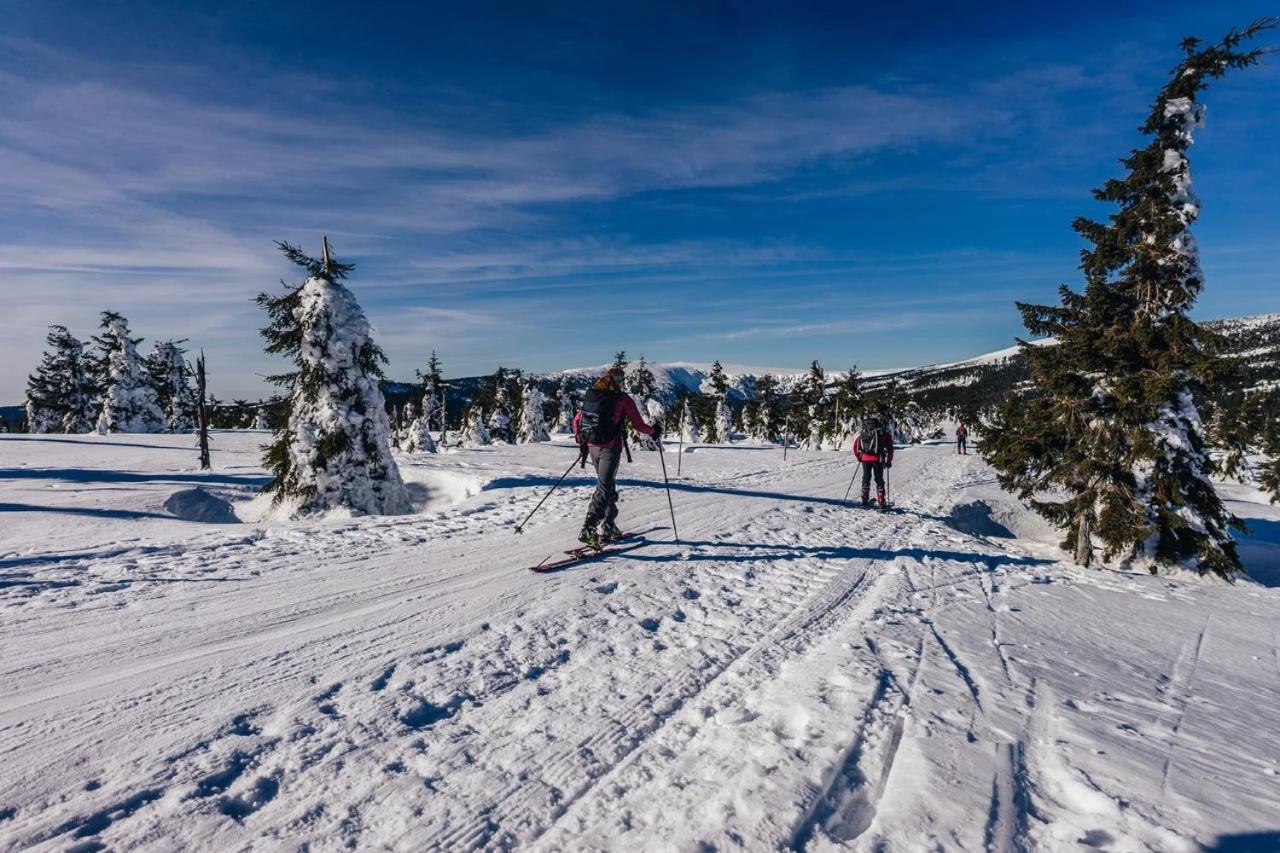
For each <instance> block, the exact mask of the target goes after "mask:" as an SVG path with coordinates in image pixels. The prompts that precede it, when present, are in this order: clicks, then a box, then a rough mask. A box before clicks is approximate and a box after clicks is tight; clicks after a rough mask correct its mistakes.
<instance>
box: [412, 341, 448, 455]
mask: <svg viewBox="0 0 1280 853" xmlns="http://www.w3.org/2000/svg"><path fill="white" fill-rule="evenodd" d="M418 378H419V379H421V380H422V416H423V417H425V418H426V421H427V424H428V426H429V427H430V428H432V429H437V430H439V431H440V440H441V441H443V440H444V431H445V384H444V375H443V374H442V373H441V370H440V358H439V356H437V355H436V351H435V350H432V351H431V358H429V359H427V369H426V371H425V372H424V371H421V370H420V371H418Z"/></svg>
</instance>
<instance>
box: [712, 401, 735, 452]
mask: <svg viewBox="0 0 1280 853" xmlns="http://www.w3.org/2000/svg"><path fill="white" fill-rule="evenodd" d="M716 436H717V437H718V439H719V440H720V441H722V442H725V443H726V444H727V443H729V442H732V441H733V411H732V410H731V409H730V408H729V403H728V401H727V400H725V398H724V397H719V398H717V399H716Z"/></svg>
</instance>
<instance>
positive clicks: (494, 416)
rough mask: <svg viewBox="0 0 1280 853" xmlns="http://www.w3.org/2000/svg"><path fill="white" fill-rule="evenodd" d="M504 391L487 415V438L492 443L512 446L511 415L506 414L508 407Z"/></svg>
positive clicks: (504, 390) (513, 436) (508, 403)
mask: <svg viewBox="0 0 1280 853" xmlns="http://www.w3.org/2000/svg"><path fill="white" fill-rule="evenodd" d="M510 405H511V404H510V402H509V400H508V398H507V393H506V389H503V390H502V391H501V393H500V394H499V395H498V398H497V401H496V403H495V405H494V408H493V411H492V412H490V413H489V422H488V427H489V437H490V439H491V440H493V441H494V442H499V443H502V444H513V443H514V441H513V439H514V438H515V434H514V432H513V431H512V429H511V415H510V414H508V413H507V408H508V406H510Z"/></svg>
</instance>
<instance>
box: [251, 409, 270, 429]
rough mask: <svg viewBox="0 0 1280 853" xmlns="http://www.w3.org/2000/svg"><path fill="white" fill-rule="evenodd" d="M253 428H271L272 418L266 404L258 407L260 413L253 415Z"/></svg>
mask: <svg viewBox="0 0 1280 853" xmlns="http://www.w3.org/2000/svg"><path fill="white" fill-rule="evenodd" d="M253 428H254V429H258V430H268V429H271V418H270V417H268V415H267V408H266V405H265V404H264V405H261V406H259V407H258V413H257V414H256V415H254V416H253Z"/></svg>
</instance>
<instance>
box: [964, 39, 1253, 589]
mask: <svg viewBox="0 0 1280 853" xmlns="http://www.w3.org/2000/svg"><path fill="white" fill-rule="evenodd" d="M1272 24H1273V22H1272V21H1263V22H1259V23H1255V24H1254V25H1252V26H1250V27H1248V28H1246V29H1245V30H1242V31H1232V32H1231V33H1229V34H1228V35H1227V37H1226V38H1225V39H1223V40H1222V41H1221V42H1220V43H1218V44H1215V45H1212V46H1208V47H1204V46H1202V45H1201V44H1200V43H1199V42H1198V41H1197V40H1195V39H1186V40H1184V41H1183V43H1182V49H1183V53H1184V56H1183V59H1182V61H1181V62H1180V63H1179V64H1178V66H1177V67H1176V68H1174V69H1173V72H1172V77H1171V79H1170V80H1169V82H1168V83H1167V84H1166V85H1165V86H1164V88H1162V89H1161V90H1160V92H1159V94H1158V95H1157V96H1156V100H1155V104H1154V106H1153V107H1152V110H1151V113H1150V115H1149V116H1148V118H1147V120H1146V122H1145V123H1144V124H1143V126H1142V132H1143V133H1144V134H1146V135H1148V136H1150V137H1151V141H1150V142H1149V144H1147V145H1146V147H1144V148H1141V149H1136V150H1134V151H1133V152H1132V153H1131V154H1130V155H1129V156H1128V157H1126V158H1125V159H1124V160H1122V163H1123V164H1124V166H1125V167H1126V169H1127V170H1128V172H1127V174H1126V175H1125V176H1124V177H1123V178H1113V179H1111V180H1108V181H1107V182H1106V184H1105V185H1104V186H1103V187H1102V189H1100V190H1097V191H1095V193H1094V195H1095V196H1096V197H1097V199H1098V200H1099V201H1104V202H1109V203H1112V204H1116V205H1118V206H1119V210H1118V211H1117V212H1115V213H1113V214H1111V216H1110V217H1109V221H1108V222H1105V223H1104V222H1096V221H1093V220H1089V219H1085V218H1083V217H1082V218H1079V219H1077V220H1076V221H1075V223H1074V228H1075V230H1076V231H1077V232H1079V233H1080V234H1081V235H1082V236H1083V237H1084V238H1085V239H1086V240H1087V241H1088V242H1089V243H1090V244H1092V247H1091V248H1088V249H1086V250H1084V251H1083V252H1082V253H1081V257H1082V263H1081V268H1082V269H1083V271H1084V275H1085V288H1084V292H1083V293H1076V292H1074V291H1072V290H1071V289H1070V288H1068V287H1066V286H1065V285H1063V286H1062V287H1061V288H1060V290H1059V292H1060V296H1061V305H1056V306H1048V305H1029V304H1019V305H1018V308H1019V310H1020V311H1021V313H1022V317H1023V323H1024V325H1025V326H1026V327H1027V329H1028V331H1030V332H1031V334H1032V335H1034V336H1037V337H1043V336H1053V337H1054V338H1055V339H1056V341H1057V343H1056V344H1055V345H1052V346H1044V347H1033V346H1030V345H1025V344H1024V346H1023V350H1024V353H1025V355H1026V358H1027V360H1028V363H1029V366H1030V368H1031V374H1032V378H1033V384H1034V388H1035V391H1034V393H1032V394H1031V395H1029V396H1027V397H1024V398H1021V399H1014V400H1010V401H1008V402H1007V403H1006V404H1005V405H1004V406H1003V407H1002V408H1001V409H1000V410H999V414H998V416H997V418H996V419H995V422H994V423H993V424H991V425H990V426H989V427H988V428H986V429H985V435H984V439H983V442H982V447H983V451H984V453H985V454H986V456H987V458H988V460H989V461H990V462H991V463H992V464H993V465H994V466H995V468H996V471H997V473H998V475H999V477H1000V482H1001V484H1002V485H1003V486H1004V487H1005V488H1007V489H1010V490H1011V491H1014V492H1016V493H1017V494H1018V495H1019V496H1020V497H1022V498H1023V499H1025V500H1027V501H1028V502H1029V504H1030V505H1031V506H1032V508H1034V509H1035V510H1036V511H1038V512H1039V513H1040V514H1041V515H1043V516H1044V517H1045V518H1047V519H1049V520H1050V521H1051V522H1053V523H1055V524H1057V525H1059V526H1061V527H1065V528H1066V529H1067V537H1066V540H1065V541H1064V543H1063V546H1064V547H1065V548H1067V549H1070V550H1073V551H1074V552H1075V555H1076V559H1077V561H1078V562H1080V563H1081V564H1083V565H1089V564H1090V562H1091V561H1092V557H1093V546H1092V539H1093V538H1094V537H1096V538H1098V539H1099V540H1101V542H1102V543H1103V546H1104V550H1103V556H1104V559H1113V558H1117V557H1119V558H1120V559H1121V560H1122V561H1123V562H1124V564H1126V565H1135V564H1136V565H1143V566H1145V567H1147V568H1149V569H1150V570H1151V571H1152V572H1155V571H1156V570H1157V568H1158V567H1159V566H1160V565H1182V566H1185V567H1187V568H1190V569H1194V570H1196V571H1198V572H1200V573H1207V572H1213V573H1215V574H1217V575H1219V576H1222V577H1226V578H1230V577H1233V576H1235V575H1236V574H1237V573H1239V572H1240V570H1241V566H1240V559H1239V557H1238V555H1237V553H1236V545H1235V542H1234V541H1233V539H1232V537H1231V533H1230V531H1229V529H1230V528H1231V527H1233V526H1234V527H1238V526H1239V521H1238V519H1236V518H1235V517H1234V516H1233V515H1232V514H1231V513H1230V512H1229V511H1228V510H1227V509H1226V508H1225V507H1224V506H1223V504H1222V501H1221V500H1220V499H1219V497H1218V494H1217V492H1216V490H1215V488H1214V485H1213V482H1212V480H1211V476H1212V475H1213V473H1214V472H1215V465H1214V462H1213V460H1212V459H1211V458H1210V456H1209V450H1208V447H1207V443H1206V441H1205V431H1204V427H1203V425H1202V423H1201V420H1200V414H1199V412H1198V410H1197V408H1196V403H1195V397H1196V395H1197V393H1199V392H1200V391H1202V389H1203V388H1204V385H1205V382H1206V380H1207V379H1209V378H1210V377H1212V376H1213V374H1214V372H1215V371H1216V369H1217V367H1218V365H1219V364H1220V359H1219V357H1218V355H1217V354H1216V352H1215V349H1216V347H1215V346H1214V345H1213V341H1212V339H1211V337H1210V336H1208V335H1207V334H1206V333H1205V331H1204V330H1203V329H1201V327H1200V326H1199V325H1198V324H1196V323H1195V322H1193V321H1192V320H1191V319H1190V317H1189V316H1188V311H1189V310H1190V308H1191V306H1192V304H1193V303H1194V302H1195V300H1196V298H1197V297H1198V296H1199V295H1200V292H1201V290H1202V289H1203V287H1204V274H1203V273H1202V271H1201V269H1200V263H1199V258H1198V254H1197V250H1196V244H1195V241H1194V240H1193V239H1192V236H1191V233H1190V230H1189V228H1190V226H1191V224H1192V223H1193V222H1194V221H1195V219H1196V217H1197V215H1198V213H1199V201H1198V200H1197V199H1196V197H1195V196H1194V195H1193V194H1192V192H1191V176H1190V171H1189V168H1188V161H1187V149H1188V147H1189V146H1190V145H1191V141H1192V131H1193V130H1195V129H1196V128H1198V127H1200V126H1201V124H1202V123H1203V120H1204V108H1203V107H1202V106H1201V105H1200V103H1199V102H1198V100H1197V98H1198V95H1199V93H1200V91H1201V90H1203V89H1204V88H1205V87H1206V86H1207V85H1208V82H1209V80H1210V79H1211V78H1216V77H1220V76H1222V75H1223V74H1224V73H1226V72H1227V71H1228V70H1229V69H1233V68H1244V67H1246V66H1249V65H1253V64H1254V63H1256V62H1258V60H1259V59H1260V57H1261V55H1262V52H1261V51H1259V50H1250V51H1240V50H1237V48H1238V47H1239V45H1240V44H1241V42H1242V41H1244V40H1245V39H1248V38H1250V37H1252V36H1254V35H1256V34H1257V33H1258V32H1259V31H1261V30H1263V29H1266V28H1268V27H1270V26H1272Z"/></svg>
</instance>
